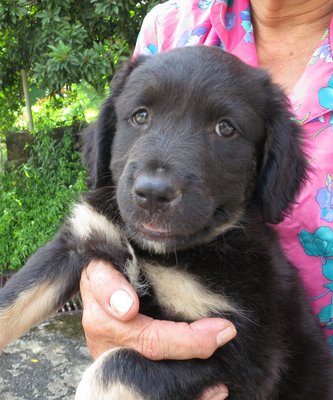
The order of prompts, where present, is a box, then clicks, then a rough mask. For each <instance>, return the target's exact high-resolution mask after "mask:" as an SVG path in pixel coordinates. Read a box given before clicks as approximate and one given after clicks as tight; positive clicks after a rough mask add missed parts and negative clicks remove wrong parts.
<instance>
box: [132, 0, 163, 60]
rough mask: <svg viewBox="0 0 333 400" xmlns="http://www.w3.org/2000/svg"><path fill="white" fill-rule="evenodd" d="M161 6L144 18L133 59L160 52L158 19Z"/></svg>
mask: <svg viewBox="0 0 333 400" xmlns="http://www.w3.org/2000/svg"><path fill="white" fill-rule="evenodd" d="M159 9H160V5H157V6H155V7H154V8H153V9H152V10H151V11H150V12H149V13H148V14H147V15H146V17H145V18H144V20H143V23H142V26H141V30H140V32H139V35H138V38H137V42H136V46H135V49H134V52H133V57H134V58H136V57H137V56H139V55H140V54H146V55H151V54H155V53H157V52H158V37H157V24H156V19H157V15H158V14H159V11H160V10H159Z"/></svg>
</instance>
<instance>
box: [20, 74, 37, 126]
mask: <svg viewBox="0 0 333 400" xmlns="http://www.w3.org/2000/svg"><path fill="white" fill-rule="evenodd" d="M21 76H22V84H23V91H24V98H25V105H26V108H27V117H28V122H29V128H30V131H32V130H33V129H34V123H33V120H32V112H31V104H30V97H29V87H28V78H27V72H26V70H24V69H22V70H21Z"/></svg>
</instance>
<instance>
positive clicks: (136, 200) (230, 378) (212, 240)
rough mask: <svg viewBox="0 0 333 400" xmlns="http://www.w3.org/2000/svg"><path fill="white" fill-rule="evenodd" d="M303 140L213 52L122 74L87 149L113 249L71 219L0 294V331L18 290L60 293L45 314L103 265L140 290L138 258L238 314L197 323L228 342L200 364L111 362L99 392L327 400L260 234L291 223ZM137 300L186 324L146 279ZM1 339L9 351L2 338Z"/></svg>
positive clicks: (317, 364)
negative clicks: (214, 324) (229, 337)
mask: <svg viewBox="0 0 333 400" xmlns="http://www.w3.org/2000/svg"><path fill="white" fill-rule="evenodd" d="M138 112H139V114H138ZM135 115H137V119H136V117H135ZM146 117H147V118H146ZM221 120H222V121H224V122H223V123H222V124H221V125H220V127H219V128H218V127H217V124H218V123H219V122H221ZM219 129H220V130H219ZM217 131H218V132H217ZM218 133H219V134H220V135H218ZM300 141H301V136H300V128H299V127H298V125H297V124H296V123H295V122H294V121H293V120H292V115H291V114H290V113H289V111H288V108H287V101H286V98H285V96H284V95H283V93H282V92H281V91H280V89H279V88H278V87H277V86H275V85H274V84H272V83H271V81H270V79H269V77H268V76H267V74H266V73H265V72H263V71H261V70H257V69H254V68H251V67H249V66H246V65H245V64H243V63H242V62H240V61H239V60H237V59H236V58H235V57H233V56H232V55H230V54H227V53H224V52H223V51H222V50H220V49H218V48H207V47H196V48H185V49H178V50H173V51H171V52H168V53H164V54H160V55H157V56H154V57H147V58H145V57H141V58H139V59H138V60H136V61H135V62H130V63H129V64H128V65H127V66H125V67H123V68H122V70H121V71H120V72H119V73H118V74H117V75H116V77H115V79H114V81H113V83H112V96H111V97H110V98H109V99H108V100H107V101H106V103H105V105H104V106H103V108H102V111H101V114H100V117H99V119H98V122H97V123H96V124H95V125H94V127H93V128H91V129H90V130H89V131H88V132H87V133H86V138H85V147H84V158H85V162H86V165H87V167H88V169H89V173H90V183H91V187H92V190H91V192H89V193H88V194H86V195H85V197H84V202H85V203H84V204H85V206H84V207H88V206H87V205H89V207H91V208H92V209H93V210H95V212H97V214H98V215H102V216H104V217H106V221H108V224H109V226H110V230H111V229H114V228H115V229H116V230H117V232H119V237H120V239H119V240H118V239H117V240H111V239H110V237H109V236H108V234H107V233H105V231H103V230H102V229H99V225H98V223H97V219H96V226H95V225H94V224H93V225H94V228H92V230H91V231H89V234H88V235H84V236H80V235H79V234H78V233H77V232H75V229H74V232H73V228H76V227H77V228H79V221H77V220H73V219H71V218H69V219H68V221H67V222H66V223H65V224H64V226H63V228H62V229H61V231H60V232H59V234H58V235H57V237H56V238H55V239H54V240H53V241H52V242H51V243H49V244H48V245H46V246H45V247H44V248H43V249H41V250H40V251H39V252H38V253H37V254H36V255H35V256H33V257H32V258H31V259H30V261H29V262H28V264H27V266H26V267H25V268H24V269H23V270H22V271H21V272H20V273H18V274H17V275H16V277H14V278H13V280H12V281H10V282H9V283H8V284H7V285H6V287H5V288H4V289H2V290H1V291H0V306H1V308H0V324H1V318H4V317H6V313H7V311H8V308H9V306H10V305H11V304H15V301H16V299H17V298H18V296H19V295H20V293H21V294H22V293H23V295H24V291H25V290H26V287H25V285H27V286H28V287H30V288H34V287H38V286H39V285H40V284H41V283H42V282H49V284H50V285H52V283H53V282H55V281H60V282H61V284H62V287H63V293H62V294H61V293H59V298H57V299H56V300H55V301H54V304H52V306H50V310H49V311H50V312H51V311H52V309H56V307H58V306H59V305H60V304H61V303H62V302H64V301H65V300H66V299H67V298H68V296H69V295H71V294H72V293H73V292H74V291H75V290H77V288H78V283H79V274H80V271H82V269H83V268H84V267H85V266H86V265H87V264H88V263H89V261H90V260H91V259H93V258H99V259H105V260H107V261H111V262H112V263H113V264H114V265H115V266H116V267H117V268H119V269H120V270H121V271H122V272H123V273H124V274H125V275H126V276H128V278H129V279H130V280H131V282H132V283H133V284H134V285H135V284H137V285H138V288H139V287H140V280H142V281H147V276H145V270H144V268H143V269H140V268H139V271H138V275H137V276H136V277H133V271H132V272H131V271H130V269H129V268H128V262H130V263H131V265H132V266H133V265H134V266H135V265H136V263H138V265H139V267H140V264H141V265H143V260H144V262H145V263H149V264H151V265H153V266H154V265H155V266H156V267H157V266H158V267H161V266H162V267H164V268H178V271H183V272H184V274H189V276H191V278H193V279H195V280H196V281H198V282H200V284H201V285H202V286H203V287H205V290H206V291H207V293H212V294H216V295H217V294H219V295H221V296H223V298H225V299H227V301H228V302H229V303H230V304H232V305H233V307H234V309H233V310H234V311H233V310H226V309H223V308H221V310H220V311H217V312H211V313H208V314H207V315H206V316H207V317H210V316H222V317H226V318H228V319H230V320H231V321H232V322H233V323H234V324H235V326H236V328H237V331H238V335H237V337H236V338H235V339H234V340H233V341H231V342H230V343H228V344H227V345H225V346H223V347H222V348H220V349H219V350H217V351H216V352H215V353H214V355H213V356H212V357H211V358H210V359H208V360H199V359H196V360H189V361H159V362H154V361H150V360H147V359H145V358H144V357H142V356H141V355H139V354H138V353H136V352H135V351H133V350H129V349H123V350H119V351H118V352H115V353H110V354H109V355H107V356H106V357H105V359H104V361H103V363H101V365H100V366H99V367H98V371H97V373H95V375H94V380H95V382H96V383H97V385H99V386H100V387H102V388H104V391H105V392H106V393H107V392H108V391H110V393H111V392H112V385H113V384H114V383H115V382H121V383H123V384H124V385H126V386H127V387H130V388H131V389H132V390H133V391H135V392H136V393H137V394H138V398H139V397H140V396H141V398H143V399H154V400H155V399H157V400H167V399H168V400H170V399H172V400H178V399H179V400H187V399H188V400H190V399H197V398H199V396H200V394H201V393H202V391H203V390H204V389H205V388H207V387H209V386H211V385H213V384H217V383H224V384H226V385H227V386H228V388H229V391H230V395H229V398H230V400H235V399H236V400H255V399H258V400H260V399H266V400H275V399H278V400H289V399H290V400H297V399H299V400H301V399H302V400H314V399H321V400H331V399H333V380H332V373H333V367H332V359H331V356H330V354H329V348H328V346H327V344H326V343H325V340H324V338H323V337H322V333H321V331H320V328H319V326H318V323H317V322H316V321H315V319H314V317H313V315H312V314H311V311H310V309H309V306H308V304H307V300H306V298H305V296H304V294H303V288H302V286H301V284H300V282H299V279H298V276H297V273H296V271H295V269H294V268H293V266H291V265H290V264H289V262H288V261H287V260H286V258H285V256H284V255H283V254H282V251H281V250H280V247H279V244H278V240H277V237H276V235H275V233H274V232H273V231H272V230H271V229H270V228H269V227H268V226H267V223H278V222H279V221H281V220H282V219H283V217H284V216H285V215H286V214H287V213H288V211H289V209H290V207H291V205H292V202H293V200H294V198H295V195H296V194H297V192H298V190H299V188H300V186H301V184H302V182H303V180H304V179H305V175H306V172H305V170H306V168H305V160H304V156H303V154H302V151H301V148H300ZM95 218H96V217H95ZM73 221H74V222H73ZM117 237H118V236H117ZM133 250H134V254H133ZM50 260H51V263H50ZM146 283H147V282H146ZM163 284H164V285H165V286H166V287H167V285H168V282H163ZM140 293H141V311H142V312H144V313H146V314H148V315H151V316H153V317H158V318H162V319H171V320H188V321H189V320H191V318H187V317H186V316H185V317H184V316H183V315H181V313H179V312H178V311H177V310H175V309H173V310H172V309H168V307H166V308H165V307H161V305H160V304H159V303H158V298H157V296H156V295H155V289H154V286H153V285H151V286H149V280H148V287H147V288H146V290H145V291H143V292H140ZM190 306H191V305H190V304H189V308H190ZM221 307H222V305H221ZM2 316H4V317H2ZM1 335H3V336H4V338H2V340H0V344H1V342H3V343H6V341H7V340H6V335H5V334H3V333H2V332H1V329H0V339H1ZM92 390H93V389H92ZM94 396H95V397H94ZM96 396H97V394H96V393H95V394H94V393H92V394H91V397H89V395H88V394H87V397H86V398H87V399H88V398H89V399H90V398H91V399H93V398H97V397H96ZM105 398H108V396H107V394H106V395H105ZM119 398H120V397H119ZM103 399H104V397H103ZM124 400H125V399H124ZM126 400H127V399H126Z"/></svg>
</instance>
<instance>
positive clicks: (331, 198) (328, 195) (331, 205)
mask: <svg viewBox="0 0 333 400" xmlns="http://www.w3.org/2000/svg"><path fill="white" fill-rule="evenodd" d="M325 183H326V187H324V188H321V189H319V190H318V192H317V196H316V201H317V203H318V204H319V207H320V218H321V219H322V220H324V221H326V222H330V223H331V222H333V189H332V176H331V175H330V174H327V176H326V182H325Z"/></svg>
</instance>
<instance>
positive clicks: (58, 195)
mask: <svg viewBox="0 0 333 400" xmlns="http://www.w3.org/2000/svg"><path fill="white" fill-rule="evenodd" d="M74 142H75V141H74V135H73V131H72V128H70V127H69V128H67V129H66V131H65V134H64V136H63V137H62V138H61V139H57V140H54V139H52V135H51V134H50V130H45V131H44V132H39V133H38V141H37V144H36V145H34V146H33V147H32V148H31V157H30V159H29V161H28V162H27V163H25V164H23V165H21V166H20V167H18V168H17V169H16V170H13V171H11V172H9V173H6V174H1V175H0V249H1V251H0V273H3V272H4V271H5V270H15V269H18V268H20V267H21V266H22V265H23V264H24V263H25V261H26V260H27V258H28V257H29V256H30V255H31V254H32V253H33V252H34V251H36V249H37V248H38V247H40V246H41V245H43V244H45V243H46V242H47V241H48V240H49V239H50V238H51V237H52V236H53V235H54V233H55V232H56V230H57V229H58V228H59V226H60V224H61V222H62V220H63V219H64V217H65V215H66V214H67V213H68V210H69V207H70V204H71V203H72V202H73V201H74V200H75V199H76V198H77V197H78V194H79V193H80V192H82V191H84V190H85V189H86V184H85V182H86V174H85V171H84V170H83V167H82V165H81V162H80V155H79V152H78V150H77V149H76V148H75V143H74Z"/></svg>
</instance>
